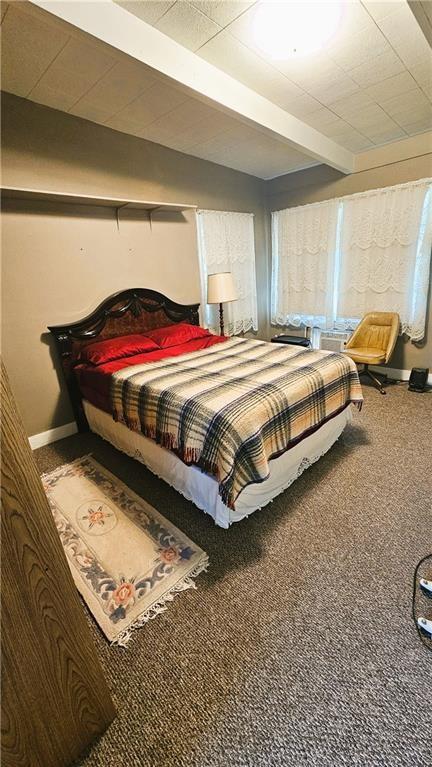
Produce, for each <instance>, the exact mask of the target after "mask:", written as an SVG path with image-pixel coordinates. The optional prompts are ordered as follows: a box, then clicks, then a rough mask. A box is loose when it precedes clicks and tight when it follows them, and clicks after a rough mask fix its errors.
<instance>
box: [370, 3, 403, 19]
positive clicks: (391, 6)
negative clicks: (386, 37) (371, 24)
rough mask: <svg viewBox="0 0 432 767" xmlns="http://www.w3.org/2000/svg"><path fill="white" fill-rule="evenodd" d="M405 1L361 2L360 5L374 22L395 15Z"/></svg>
mask: <svg viewBox="0 0 432 767" xmlns="http://www.w3.org/2000/svg"><path fill="white" fill-rule="evenodd" d="M405 2H406V0H362V5H363V6H364V7H365V9H366V10H367V12H368V13H369V14H370V15H371V16H372V18H373V19H375V21H379V19H384V18H385V17H386V16H388V15H389V14H391V13H395V11H397V10H398V9H399V8H400V6H401V5H404V4H405Z"/></svg>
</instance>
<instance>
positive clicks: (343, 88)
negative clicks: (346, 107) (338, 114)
mask: <svg viewBox="0 0 432 767" xmlns="http://www.w3.org/2000/svg"><path fill="white" fill-rule="evenodd" d="M358 90H359V86H358V85H357V83H355V82H354V80H352V79H351V78H350V77H348V76H347V75H344V76H343V77H342V78H341V79H340V80H339V81H338V82H337V83H335V84H334V85H330V86H328V87H327V88H325V87H323V88H321V90H320V93H319V96H317V98H319V100H320V101H321V102H322V103H323V104H325V105H326V106H328V105H329V104H331V103H332V102H333V101H336V100H337V99H342V98H346V97H348V96H351V95H352V94H354V93H356V92H357V91H358Z"/></svg>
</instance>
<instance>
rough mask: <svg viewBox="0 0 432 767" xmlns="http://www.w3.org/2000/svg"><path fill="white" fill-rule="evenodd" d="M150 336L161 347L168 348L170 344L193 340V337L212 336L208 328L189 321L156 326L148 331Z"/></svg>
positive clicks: (175, 344) (147, 333) (176, 344)
mask: <svg viewBox="0 0 432 767" xmlns="http://www.w3.org/2000/svg"><path fill="white" fill-rule="evenodd" d="M146 335H147V336H148V338H151V339H152V340H153V341H156V343H157V344H159V346H160V347H161V349H167V348H169V347H170V346H178V344H184V343H187V341H192V339H193V338H205V337H206V336H210V335H211V333H209V331H208V330H206V329H205V328H200V326H199V325H189V324H188V323H187V322H180V323H179V324H178V325H167V326H166V327H165V328H156V329H155V330H148V331H146Z"/></svg>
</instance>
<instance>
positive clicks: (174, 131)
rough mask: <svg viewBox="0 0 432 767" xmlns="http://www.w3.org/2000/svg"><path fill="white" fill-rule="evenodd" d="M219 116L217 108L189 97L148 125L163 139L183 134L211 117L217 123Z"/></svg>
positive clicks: (151, 130)
mask: <svg viewBox="0 0 432 767" xmlns="http://www.w3.org/2000/svg"><path fill="white" fill-rule="evenodd" d="M218 116H219V113H218V112H217V111H216V110H215V109H212V108H211V107H208V106H207V105H206V104H203V103H201V102H200V101H197V100H196V99H188V100H187V101H185V102H184V103H183V104H180V106H178V107H176V108H175V109H173V110H172V111H171V112H168V113H167V114H164V115H163V116H162V117H159V118H158V119H157V120H155V121H154V122H152V123H150V125H148V126H147V129H148V131H149V132H151V133H152V135H154V136H157V135H158V134H159V138H160V139H161V140H162V138H163V137H165V138H168V137H171V136H176V135H177V136H180V135H183V134H185V133H186V132H188V131H189V129H191V128H192V127H193V126H194V125H196V124H198V125H199V124H200V122H201V121H208V120H210V119H211V120H213V122H214V123H217V120H218ZM221 122H222V124H223V122H224V121H223V120H222V121H221ZM152 140H156V139H152ZM162 143H163V142H162Z"/></svg>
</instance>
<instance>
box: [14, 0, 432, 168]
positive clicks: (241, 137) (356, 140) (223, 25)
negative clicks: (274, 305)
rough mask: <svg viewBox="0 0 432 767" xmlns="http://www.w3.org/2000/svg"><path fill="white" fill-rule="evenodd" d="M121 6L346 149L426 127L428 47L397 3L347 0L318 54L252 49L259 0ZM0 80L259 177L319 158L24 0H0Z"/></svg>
mask: <svg viewBox="0 0 432 767" xmlns="http://www.w3.org/2000/svg"><path fill="white" fill-rule="evenodd" d="M118 5H121V6H122V7H123V8H124V9H125V10H127V11H130V12H132V13H133V15H134V16H137V17H139V18H140V19H142V21H144V22H146V23H147V24H151V25H154V26H155V27H156V28H157V29H158V30H160V31H161V32H162V33H163V34H165V35H168V36H169V37H170V38H172V39H174V40H175V41H176V42H178V43H179V44H180V45H182V46H184V47H186V48H188V49H189V50H192V51H193V52H195V53H196V54H197V56H199V57H202V58H204V59H205V60H206V61H208V62H209V63H211V64H213V65H214V66H216V67H218V68H219V69H221V70H223V71H225V72H226V73H228V74H229V75H231V76H232V77H234V78H235V79H236V80H238V81H240V82H241V83H243V84H245V85H247V86H248V87H249V88H252V89H253V90H255V91H256V92H258V93H259V94H261V95H263V96H265V97H266V98H267V99H269V100H270V101H272V102H274V103H275V104H277V105H278V106H280V107H282V108H283V109H284V110H286V111H287V112H288V113H290V114H293V115H294V116H296V117H299V118H300V119H301V120H303V121H304V122H306V123H307V124H309V125H311V126H312V127H313V128H315V129H317V130H318V131H320V132H321V133H322V134H324V135H325V136H328V137H329V138H332V139H333V140H334V141H336V142H337V143H338V144H340V145H341V146H344V147H346V148H347V149H349V150H351V151H354V152H359V151H363V150H365V149H368V148H370V147H373V146H374V145H380V144H384V143H387V142H390V141H394V140H398V139H400V138H405V137H406V136H411V135H414V134H416V133H420V132H423V131H425V130H428V129H430V127H431V124H432V107H431V97H432V84H431V71H432V60H431V51H430V49H429V47H428V44H427V42H426V40H425V38H424V36H423V34H422V32H421V30H420V27H419V26H418V24H417V22H416V20H415V18H414V16H413V14H412V13H411V11H410V9H409V7H408V5H407V4H406V3H405V2H391V1H390V2H363V3H360V2H359V1H358V0H354V1H353V2H349V3H346V4H345V5H344V9H345V10H344V17H343V22H342V25H341V29H340V32H339V34H338V37H337V38H336V39H334V40H333V42H332V44H331V46H330V47H329V49H328V50H327V51H326V52H325V53H320V54H319V55H315V56H309V57H307V58H304V59H303V60H299V61H296V60H290V61H289V62H285V63H284V64H281V63H275V62H270V61H266V60H265V59H264V58H263V57H262V55H261V54H259V53H258V52H257V51H256V50H254V48H253V45H252V42H251V40H252V36H251V20H252V14H253V13H254V10H255V7H256V5H257V4H256V3H251V2H234V1H233V2H231V1H230V0H223V1H222V2H217V1H216V0H209V1H207V0H202V1H200V2H198V0H197V1H196V2H186V0H177V2H172V1H170V0H159V1H158V2H153V0H134V1H133V2H130V1H129V0H128V1H126V2H125V1H123V0H120V1H119V2H118ZM276 64H277V65H276ZM2 88H3V89H4V90H6V91H9V92H12V93H15V94H17V95H19V96H23V97H25V98H29V99H31V100H32V101H36V102H38V103H41V104H45V105H47V106H50V107H53V108H55V109H60V110H62V111H66V112H70V113H71V114H73V115H77V116H79V117H83V118H85V119H88V120H92V121H94V122H97V123H101V124H103V125H106V126H108V127H111V128H114V129H116V130H120V131H123V132H125V133H130V134H132V135H136V136H139V137H142V138H146V139H148V140H150V141H155V142H157V143H159V144H163V145H165V146H168V147H171V148H173V149H176V150H179V151H182V152H185V153H188V154H191V155H194V156H197V157H202V158H204V159H208V160H211V161H213V162H217V163H220V164H222V165H227V166H229V167H232V168H235V169H237V170H241V171H244V172H247V173H251V174H252V175H255V176H258V177H261V178H271V177H273V176H276V175H281V174H284V173H287V172H291V171H294V170H298V169H299V168H304V167H308V166H310V165H314V164H316V161H314V160H312V159H311V157H310V156H307V155H306V154H303V153H301V152H300V151H296V150H295V149H293V148H291V147H290V146H289V145H288V144H287V143H286V142H284V141H282V140H280V141H279V140H278V139H277V138H274V137H270V136H269V135H266V134H265V133H264V132H262V131H260V129H259V127H257V128H254V127H251V126H249V125H246V124H244V122H242V121H241V120H239V119H236V118H235V117H232V116H229V115H228V114H226V113H225V112H223V111H222V110H221V109H220V108H218V106H217V105H214V106H210V105H209V104H207V103H203V101H201V100H199V99H198V98H192V97H190V95H188V94H186V93H185V91H184V89H182V88H181V87H179V86H178V85H176V83H175V81H172V82H169V81H168V80H167V78H162V77H161V76H160V75H158V74H157V73H156V72H155V71H154V70H152V69H150V68H149V67H147V66H146V65H145V64H142V63H139V62H137V61H135V60H133V59H131V58H129V57H128V56H126V55H125V54H123V53H120V52H119V51H117V50H115V49H114V48H111V47H110V46H108V45H106V44H104V43H102V42H100V41H99V40H97V39H95V38H93V37H90V36H89V35H86V34H85V33H83V32H81V31H79V30H78V29H76V28H74V27H72V26H70V25H69V24H66V23H65V22H62V21H59V20H58V19H56V18H55V17H54V16H52V15H51V14H49V13H46V12H44V11H41V10H39V9H37V8H36V7H35V6H33V5H31V4H29V3H25V2H18V3H17V2H14V3H11V4H8V3H2Z"/></svg>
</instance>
